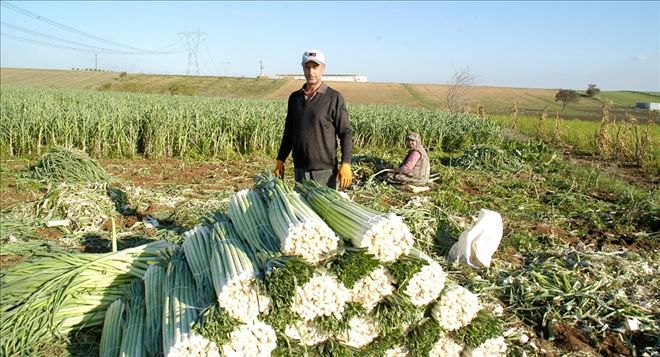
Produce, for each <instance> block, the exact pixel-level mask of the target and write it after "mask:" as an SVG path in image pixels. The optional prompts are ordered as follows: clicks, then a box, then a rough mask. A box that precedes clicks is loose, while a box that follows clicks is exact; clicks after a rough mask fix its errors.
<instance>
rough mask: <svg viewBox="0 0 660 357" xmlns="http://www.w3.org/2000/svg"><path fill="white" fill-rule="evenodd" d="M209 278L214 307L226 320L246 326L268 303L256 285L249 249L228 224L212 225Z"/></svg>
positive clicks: (229, 223)
mask: <svg viewBox="0 0 660 357" xmlns="http://www.w3.org/2000/svg"><path fill="white" fill-rule="evenodd" d="M212 237H213V246H212V258H211V265H210V266H211V274H212V276H213V286H214V287H215V291H216V296H217V299H218V303H219V305H220V307H221V308H223V309H225V310H226V311H227V312H228V313H229V315H230V316H232V317H233V318H235V319H237V320H239V321H242V322H249V321H252V320H254V319H256V318H257V316H258V315H259V313H260V312H263V311H265V310H266V309H267V308H268V305H269V303H270V300H269V299H268V297H266V296H265V295H263V294H260V293H259V291H258V289H257V285H256V273H257V270H256V267H255V266H254V264H253V263H252V260H251V259H250V256H249V255H248V253H246V252H250V251H251V250H250V248H249V247H248V246H247V245H246V244H244V243H243V242H241V241H240V240H239V239H238V236H237V234H236V231H235V229H234V226H233V225H232V224H231V222H229V221H226V220H225V221H218V222H216V223H215V224H214V225H213V236H212Z"/></svg>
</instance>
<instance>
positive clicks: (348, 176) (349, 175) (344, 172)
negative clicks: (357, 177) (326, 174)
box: [337, 164, 353, 188]
mask: <svg viewBox="0 0 660 357" xmlns="http://www.w3.org/2000/svg"><path fill="white" fill-rule="evenodd" d="M337 179H338V180H339V187H340V188H346V187H348V186H350V185H351V182H352V181H353V172H352V171H351V165H350V164H341V166H340V167H339V173H338V174H337Z"/></svg>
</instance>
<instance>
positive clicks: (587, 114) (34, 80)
mask: <svg viewBox="0 0 660 357" xmlns="http://www.w3.org/2000/svg"><path fill="white" fill-rule="evenodd" d="M0 83H1V85H2V86H24V87H41V88H77V89H89V90H101V91H122V92H139V93H161V94H173V95H199V96H220V97H232V98H253V99H275V100H285V99H286V98H287V97H288V96H289V94H290V93H291V92H293V91H295V90H297V89H298V88H300V87H301V86H302V84H303V82H302V81H299V80H298V81H297V80H280V79H278V80H274V79H256V78H244V77H240V78H239V77H210V76H200V77H196V76H180V75H152V74H128V75H126V76H125V77H124V78H120V76H119V73H116V72H115V73H112V72H85V71H69V70H42V69H17V68H2V69H0ZM329 83H330V86H332V87H333V88H335V89H337V90H339V91H340V92H341V93H342V94H343V95H344V97H345V98H346V101H347V102H348V103H349V104H350V103H356V104H393V105H406V106H421V107H435V108H441V109H442V108H446V107H447V104H446V103H447V99H446V98H447V92H448V90H449V86H447V85H438V84H402V83H352V82H329ZM556 92H557V90H556V89H536V88H504V87H485V86H473V87H471V88H469V91H468V92H467V93H466V97H467V99H468V106H469V108H470V110H472V111H476V109H477V107H478V106H479V105H482V106H483V107H484V108H485V109H486V112H487V113H489V114H510V113H511V111H512V108H513V103H514V101H515V102H516V103H517V105H518V112H519V114H520V115H529V116H538V115H540V113H542V112H543V109H544V108H546V107H547V110H548V116H549V117H554V116H555V115H556V111H557V109H558V108H559V109H560V110H561V106H560V105H558V104H557V103H555V101H554V96H555V93H556ZM606 99H610V100H612V101H613V102H614V108H613V110H612V113H613V115H614V117H615V118H616V119H623V118H624V117H625V113H628V114H631V115H634V116H635V117H637V118H638V119H640V120H642V121H645V120H647V119H648V113H647V112H646V111H644V110H637V109H634V105H635V103H636V102H660V93H657V92H652V93H645V92H632V91H607V92H602V93H601V95H600V97H599V98H586V97H583V98H580V101H579V103H576V104H570V105H568V106H567V107H566V110H565V111H564V112H563V113H560V115H561V117H563V118H578V119H590V120H598V119H599V118H600V115H601V110H602V109H601V108H602V104H603V101H604V100H606ZM655 118H656V120H660V114H656V116H655Z"/></svg>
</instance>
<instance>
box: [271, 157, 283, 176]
mask: <svg viewBox="0 0 660 357" xmlns="http://www.w3.org/2000/svg"><path fill="white" fill-rule="evenodd" d="M273 175H275V177H279V178H281V179H282V180H284V161H282V160H277V163H275V170H273Z"/></svg>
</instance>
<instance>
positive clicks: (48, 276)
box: [0, 241, 171, 356]
mask: <svg viewBox="0 0 660 357" xmlns="http://www.w3.org/2000/svg"><path fill="white" fill-rule="evenodd" d="M169 246H171V244H170V243H167V242H165V241H156V242H152V243H149V244H145V245H141V246H138V247H134V248H130V249H126V250H121V251H118V252H115V253H108V254H67V253H39V254H38V255H35V256H34V258H33V259H31V260H29V261H28V262H27V263H26V264H21V265H18V266H16V268H15V269H8V270H7V271H6V272H5V273H4V275H3V277H2V280H3V281H2V285H1V286H0V289H1V290H2V301H1V302H0V335H1V336H3V338H2V342H0V343H1V346H0V355H5V356H11V355H15V354H29V353H30V351H33V350H34V349H36V348H38V347H39V345H40V343H42V342H44V341H46V340H48V339H50V338H51V337H52V336H53V335H60V336H66V335H68V333H70V332H71V331H75V330H77V329H79V328H83V327H85V328H86V327H93V326H100V325H102V324H103V321H104V318H105V312H106V310H107V308H108V307H109V306H110V304H112V303H113V302H114V301H115V300H117V299H118V298H120V297H121V296H122V295H123V294H124V289H125V287H126V286H128V285H129V284H130V283H131V281H133V280H134V279H135V278H142V277H143V276H144V274H145V271H146V270H147V268H148V267H149V265H150V264H152V263H155V262H156V260H157V258H158V255H159V253H160V251H162V250H164V249H165V248H166V247H169Z"/></svg>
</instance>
